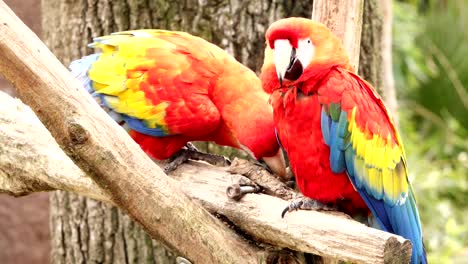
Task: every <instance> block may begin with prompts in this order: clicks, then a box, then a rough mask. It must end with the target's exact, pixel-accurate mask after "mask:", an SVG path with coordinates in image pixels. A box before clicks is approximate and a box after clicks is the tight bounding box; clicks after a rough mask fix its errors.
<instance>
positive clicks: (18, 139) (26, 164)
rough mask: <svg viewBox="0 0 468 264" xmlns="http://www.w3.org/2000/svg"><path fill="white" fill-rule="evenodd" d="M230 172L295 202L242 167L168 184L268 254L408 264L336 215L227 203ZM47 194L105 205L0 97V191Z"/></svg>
mask: <svg viewBox="0 0 468 264" xmlns="http://www.w3.org/2000/svg"><path fill="white" fill-rule="evenodd" d="M233 171H236V172H241V173H243V174H246V175H248V177H249V178H250V179H251V180H255V181H256V182H259V183H260V185H261V186H262V188H263V189H264V190H265V192H266V193H270V194H273V195H276V196H280V197H284V198H287V199H289V198H292V197H295V196H296V195H297V193H296V192H294V191H293V190H291V189H289V188H287V187H285V186H284V185H283V184H282V183H280V182H279V181H278V180H275V178H273V177H272V176H271V175H269V174H268V173H267V172H265V171H264V170H261V169H259V167H258V166H255V165H252V164H250V163H248V162H247V161H244V160H238V161H235V162H234V166H233V167H231V168H227V167H213V166H210V165H207V164H204V163H197V162H191V163H189V164H185V165H182V166H181V167H180V168H179V169H177V170H176V171H174V173H173V175H171V177H173V178H174V179H175V180H176V181H177V182H179V185H180V186H182V191H183V192H184V193H185V194H187V195H188V196H189V197H191V198H193V199H197V200H198V201H200V202H201V204H202V205H203V206H204V207H205V208H207V209H208V210H209V211H210V212H212V213H215V214H217V215H223V216H225V217H226V218H227V219H228V220H229V221H231V222H232V223H234V224H235V225H236V226H237V227H238V228H240V229H241V230H243V231H244V232H246V233H247V234H248V235H249V236H250V237H252V238H255V239H257V240H260V241H262V242H266V243H269V244H271V245H273V246H274V247H277V248H283V247H284V248H289V249H292V250H296V251H301V252H309V253H314V254H318V255H321V256H326V257H331V258H335V259H341V260H348V261H353V262H357V263H391V261H395V263H399V262H401V263H403V262H405V260H408V259H409V256H410V244H409V241H407V240H404V239H403V238H401V237H398V236H394V235H391V234H389V233H385V232H381V231H378V230H375V229H372V228H368V227H366V226H364V225H362V224H360V223H357V222H355V221H352V220H349V219H348V217H345V216H344V215H342V214H329V213H321V212H306V211H299V212H293V213H289V214H287V216H286V217H285V218H284V219H282V218H281V216H280V214H281V211H282V209H283V208H284V207H286V205H287V202H286V201H284V200H282V199H279V198H277V197H273V196H269V195H265V194H248V195H246V196H244V197H243V198H242V199H241V200H240V202H235V201H233V200H230V199H228V198H227V196H226V193H225V190H226V188H227V187H228V186H229V185H230V184H232V183H237V182H238V180H239V178H240V177H242V176H241V175H239V174H232V172H233ZM264 178H266V179H264ZM52 189H62V190H67V191H72V192H76V193H79V194H82V195H86V196H88V197H92V198H95V199H99V200H102V201H107V202H110V199H111V197H110V194H109V193H106V192H104V191H102V190H101V188H100V187H98V186H97V184H95V183H94V182H93V181H92V180H91V179H90V178H89V177H87V176H86V174H85V173H84V172H83V171H81V170H80V169H79V168H78V167H77V166H76V165H75V164H74V163H73V162H72V161H71V160H70V159H69V158H68V156H67V155H66V154H65V153H64V152H63V151H62V150H61V149H60V147H59V146H58V144H57V143H56V142H55V140H54V139H53V138H52V136H51V135H50V133H49V132H48V131H47V129H46V128H45V127H44V126H43V125H42V124H41V123H40V121H39V120H38V119H37V117H36V116H35V114H34V113H33V112H32V111H31V110H30V109H29V107H27V106H25V105H23V104H22V103H21V102H20V101H19V100H14V99H12V98H11V97H9V96H8V95H6V94H3V93H1V92H0V192H8V193H11V194H15V195H22V194H26V193H30V192H36V191H44V190H52Z"/></svg>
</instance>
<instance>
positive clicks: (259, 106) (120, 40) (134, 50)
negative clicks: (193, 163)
mask: <svg viewBox="0 0 468 264" xmlns="http://www.w3.org/2000/svg"><path fill="white" fill-rule="evenodd" d="M89 46H90V47H92V48H96V49H98V50H99V52H98V53H95V54H92V55H90V56H86V57H84V58H82V59H80V60H77V61H74V62H73V63H72V64H71V65H70V68H71V70H72V73H73V74H74V75H75V76H76V77H77V78H78V79H80V80H81V82H82V83H83V84H84V85H85V87H86V88H87V89H88V91H89V92H90V93H93V94H94V95H95V96H96V97H97V98H98V99H100V101H101V103H102V104H103V106H105V107H107V109H108V111H109V113H110V114H111V116H113V117H114V119H115V120H116V121H118V122H121V123H126V124H127V125H128V127H129V129H130V135H131V136H132V137H133V139H134V140H135V141H136V142H137V143H138V144H139V145H140V146H141V148H142V149H143V150H144V151H146V152H147V153H148V154H149V155H150V156H151V157H153V158H156V159H167V158H169V157H171V156H172V155H174V154H175V153H176V152H178V151H179V150H181V148H183V147H184V146H185V145H186V144H187V143H188V142H189V141H214V142H216V143H218V144H221V145H226V146H231V147H235V148H240V149H244V150H246V151H247V152H249V153H250V154H251V155H252V156H253V157H254V158H256V159H259V160H261V159H262V160H263V161H265V163H266V164H267V165H268V166H269V167H270V168H271V169H272V170H273V171H274V172H276V173H277V174H278V175H285V163H284V158H283V156H282V152H281V151H280V149H279V145H278V142H277V140H276V135H275V131H274V123H273V112H272V108H271V106H270V105H269V104H268V94H266V93H265V92H264V91H263V90H262V86H261V82H260V80H259V78H258V77H257V76H256V75H255V73H254V72H252V71H251V70H249V69H248V68H247V67H245V66H243V65H242V64H240V63H239V62H237V61H236V60H235V59H234V58H233V57H232V56H230V55H229V54H227V53H226V52H225V51H223V50H222V49H220V48H219V47H217V46H215V45H213V44H211V43H209V42H207V41H205V40H203V39H201V38H198V37H195V36H192V35H190V34H188V33H183V32H171V31H164V30H135V31H127V32H120V33H114V34H112V35H110V36H104V37H99V38H95V39H94V42H93V43H91V44H90V45H89Z"/></svg>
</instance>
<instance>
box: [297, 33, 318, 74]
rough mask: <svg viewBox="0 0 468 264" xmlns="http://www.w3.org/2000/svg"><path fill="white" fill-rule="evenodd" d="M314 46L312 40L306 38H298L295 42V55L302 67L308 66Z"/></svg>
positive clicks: (312, 55)
mask: <svg viewBox="0 0 468 264" xmlns="http://www.w3.org/2000/svg"><path fill="white" fill-rule="evenodd" d="M314 53H315V46H314V44H313V43H312V41H311V40H310V39H309V38H307V39H300V40H299V41H298V43H297V49H296V57H297V59H298V60H299V61H300V62H301V64H302V67H303V68H304V69H305V68H307V66H309V64H310V62H311V61H312V58H313V57H314Z"/></svg>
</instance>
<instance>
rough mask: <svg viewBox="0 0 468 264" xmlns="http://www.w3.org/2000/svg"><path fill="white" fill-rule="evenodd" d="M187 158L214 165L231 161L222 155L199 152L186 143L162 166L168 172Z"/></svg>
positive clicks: (226, 164)
mask: <svg viewBox="0 0 468 264" xmlns="http://www.w3.org/2000/svg"><path fill="white" fill-rule="evenodd" d="M189 159H191V160H202V161H205V162H208V163H210V164H212V165H214V166H229V165H230V164H231V161H230V160H229V159H227V158H226V157H224V156H221V155H216V154H210V153H203V152H200V151H198V150H197V148H196V147H195V146H194V145H192V144H191V143H188V144H187V146H186V147H185V148H183V149H181V150H180V151H179V152H177V153H176V154H174V155H173V156H172V157H171V158H170V162H169V163H168V164H167V165H166V166H165V167H164V172H165V173H166V174H168V173H170V172H172V171H174V170H175V169H177V167H178V166H179V165H180V164H182V163H184V162H186V161H188V160H189Z"/></svg>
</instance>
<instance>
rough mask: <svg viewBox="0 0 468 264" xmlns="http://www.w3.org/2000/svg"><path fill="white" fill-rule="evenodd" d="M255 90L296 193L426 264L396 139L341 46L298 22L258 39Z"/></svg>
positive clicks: (315, 26) (280, 24)
mask: <svg viewBox="0 0 468 264" xmlns="http://www.w3.org/2000/svg"><path fill="white" fill-rule="evenodd" d="M266 42H267V47H266V51H265V61H264V65H263V67H262V73H261V77H260V78H261V80H262V84H263V88H264V90H265V91H266V92H268V93H270V94H271V98H270V100H271V103H272V105H273V113H274V119H275V123H276V127H277V130H278V135H279V138H280V141H281V143H282V145H283V147H284V148H285V150H286V152H287V154H288V157H289V160H290V164H291V167H292V170H293V172H294V174H295V175H296V181H297V184H298V186H299V188H300V190H301V192H302V193H303V194H304V195H305V196H306V197H309V198H312V199H313V200H309V202H307V201H305V202H303V203H302V202H301V203H294V204H292V205H291V206H290V208H289V209H290V210H291V209H297V208H298V207H299V208H300V207H307V204H309V205H314V204H315V205H317V204H318V203H317V202H316V201H318V202H321V203H322V204H328V205H333V206H335V207H338V208H341V209H342V210H343V211H345V212H346V213H348V214H351V215H353V214H357V213H368V212H369V211H370V212H372V215H373V216H374V217H375V219H376V220H377V223H378V225H379V226H380V228H381V229H383V230H385V231H388V232H391V233H394V234H398V235H401V236H403V237H405V238H407V239H409V240H411V242H412V244H413V254H412V258H411V263H413V264H416V263H427V260H426V253H425V249H424V245H423V240H422V231H421V223H420V220H419V215H418V209H417V207H416V201H415V197H414V193H413V190H412V187H411V185H410V183H409V181H408V177H407V169H406V159H405V152H404V149H403V145H402V142H401V139H400V136H399V134H398V131H397V129H396V127H395V125H394V123H393V121H392V118H391V117H390V114H389V113H388V111H387V109H386V107H385V106H384V104H383V102H382V100H381V99H380V97H379V96H378V95H377V93H376V92H375V90H374V88H373V87H372V86H371V85H370V84H369V83H367V82H366V81H364V80H363V79H361V78H360V77H359V76H358V75H356V74H354V73H353V72H352V71H353V69H352V67H351V65H350V63H349V58H348V55H347V53H346V51H345V50H344V48H343V46H342V44H341V41H340V40H339V39H338V38H337V37H336V36H334V35H333V34H332V33H331V32H330V30H329V29H328V28H327V27H325V26H324V25H322V24H320V23H317V22H313V21H312V20H309V19H304V18H287V19H283V20H279V21H277V22H275V23H273V24H272V25H271V26H270V27H269V29H268V31H267V33H266Z"/></svg>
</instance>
